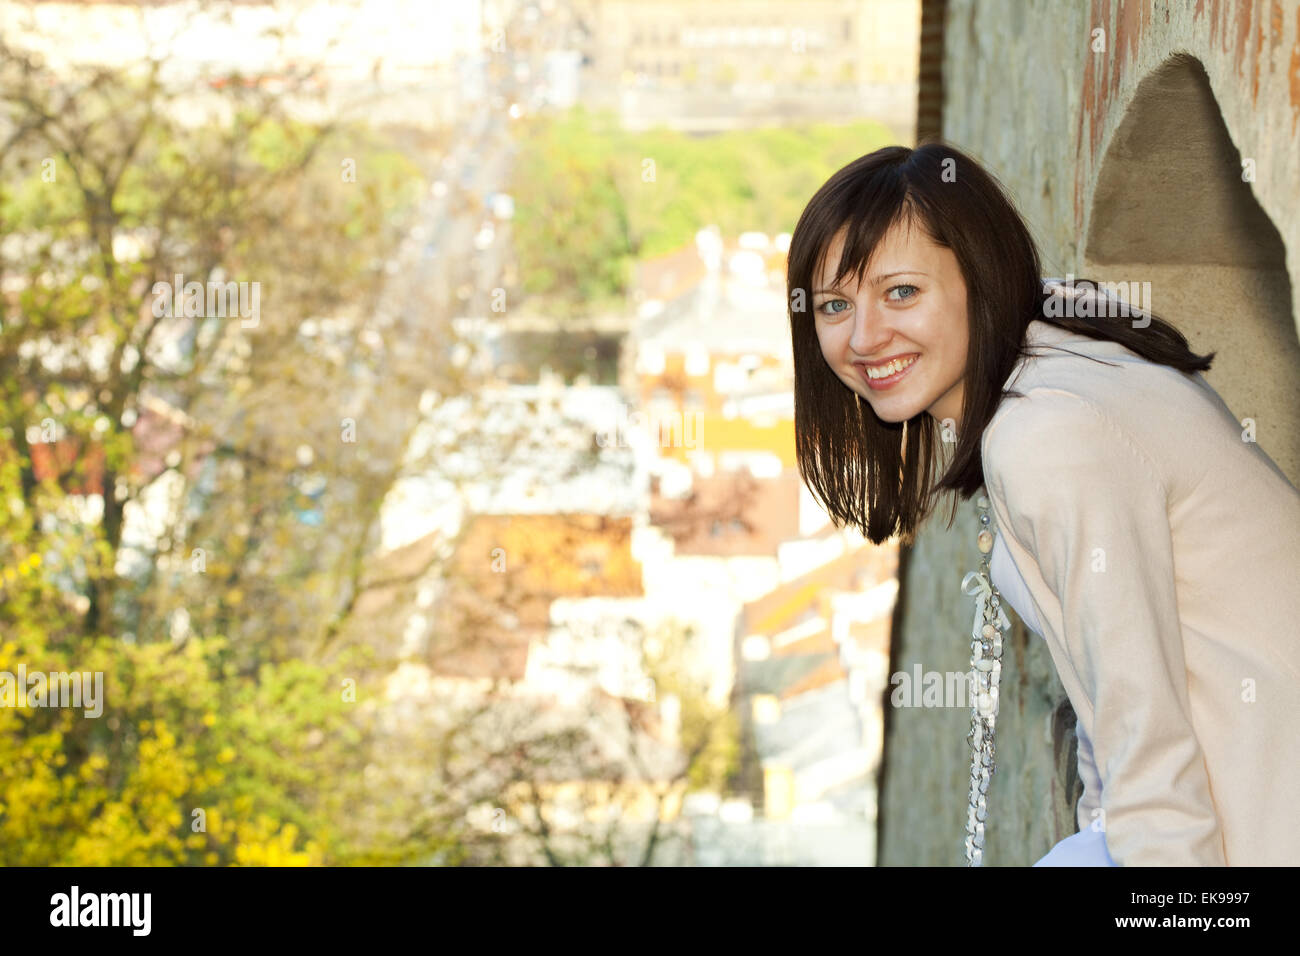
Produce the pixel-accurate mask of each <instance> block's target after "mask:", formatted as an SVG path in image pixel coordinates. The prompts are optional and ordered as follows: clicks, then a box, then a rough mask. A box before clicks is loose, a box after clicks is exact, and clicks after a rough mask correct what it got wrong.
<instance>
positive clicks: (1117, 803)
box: [984, 390, 1225, 866]
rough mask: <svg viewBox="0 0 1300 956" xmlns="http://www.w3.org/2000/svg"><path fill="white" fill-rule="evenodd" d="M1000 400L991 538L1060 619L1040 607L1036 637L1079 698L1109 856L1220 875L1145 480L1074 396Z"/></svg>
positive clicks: (1038, 394) (1142, 458)
mask: <svg viewBox="0 0 1300 956" xmlns="http://www.w3.org/2000/svg"><path fill="white" fill-rule="evenodd" d="M1013 401H1014V402H1015V403H1016V404H1015V405H1014V406H1013V407H1012V408H1010V409H1008V410H1007V412H1006V413H1005V414H1004V415H1002V416H999V418H998V419H997V420H995V421H994V422H993V423H992V424H991V425H990V428H989V431H988V432H987V434H986V440H985V442H984V447H985V475H986V479H987V482H988V489H989V492H990V496H991V497H992V498H993V499H994V503H995V507H996V510H997V511H998V512H999V513H998V521H999V525H1000V529H1001V531H1002V533H1003V534H1007V535H1009V536H1011V537H1013V538H1014V539H1015V540H1016V543H1017V544H1019V545H1020V547H1021V549H1022V550H1024V551H1027V552H1028V553H1029V554H1030V555H1032V556H1033V557H1034V558H1035V559H1036V561H1037V563H1038V570H1039V573H1040V574H1041V577H1042V581H1043V583H1044V584H1045V585H1046V587H1047V588H1048V589H1050V591H1051V593H1052V596H1053V597H1055V599H1056V604H1057V605H1058V606H1059V610H1060V614H1059V617H1057V616H1056V614H1055V610H1056V608H1053V607H1049V608H1047V615H1046V618H1047V619H1045V620H1044V622H1043V624H1044V628H1045V630H1046V631H1047V632H1048V633H1047V634H1045V635H1044V636H1045V637H1049V638H1050V639H1051V643H1050V644H1049V647H1050V648H1052V656H1053V659H1054V661H1055V663H1056V665H1057V668H1058V669H1061V670H1064V669H1066V668H1068V669H1069V673H1068V674H1066V673H1063V674H1062V675H1061V676H1062V679H1063V680H1065V681H1066V682H1067V686H1073V687H1076V688H1080V689H1082V691H1083V693H1084V694H1086V695H1087V698H1088V699H1087V700H1082V701H1078V700H1072V703H1073V704H1074V705H1075V709H1076V712H1078V713H1079V715H1080V719H1081V720H1083V719H1087V720H1089V722H1090V723H1089V726H1090V727H1091V733H1090V736H1091V738H1092V744H1093V756H1094V758H1095V760H1096V765H1097V771H1098V776H1099V777H1100V779H1101V784H1102V790H1101V808H1102V811H1103V814H1102V821H1101V825H1102V827H1103V828H1104V830H1105V834H1106V845H1107V848H1108V849H1109V851H1110V855H1111V858H1112V859H1114V860H1115V862H1116V863H1118V864H1119V865H1120V866H1224V865H1225V860H1224V851H1223V836H1222V831H1221V826H1220V821H1219V819H1218V816H1217V814H1216V811H1215V807H1214V804H1213V802H1212V800H1211V797H1210V782H1209V775H1208V772H1207V770H1206V766H1205V757H1204V753H1203V752H1202V750H1201V745H1200V742H1199V741H1198V740H1197V737H1196V733H1195V731H1194V730H1193V727H1192V721H1191V716H1190V714H1191V710H1190V706H1189V702H1188V691H1187V670H1186V665H1185V664H1184V660H1183V638H1182V629H1181V626H1180V624H1179V618H1178V601H1177V593H1176V590H1175V568H1174V554H1173V535H1172V531H1171V529H1170V521H1169V511H1168V501H1167V497H1166V490H1165V487H1164V484H1163V483H1162V482H1161V480H1160V478H1159V477H1158V471H1157V468H1156V467H1155V465H1154V463H1153V462H1152V461H1151V460H1150V459H1149V458H1148V457H1147V455H1146V454H1145V453H1144V452H1143V451H1142V450H1141V449H1140V448H1139V447H1138V446H1137V445H1136V444H1135V443H1134V442H1133V440H1132V438H1131V437H1130V436H1129V435H1128V433H1127V432H1126V431H1125V430H1124V429H1123V428H1122V427H1121V425H1120V424H1119V423H1117V422H1115V421H1113V420H1112V419H1111V418H1110V417H1109V416H1106V415H1105V413H1104V412H1103V411H1102V410H1101V409H1098V408H1097V407H1095V406H1094V405H1092V404H1091V403H1089V402H1087V401H1086V400H1084V399H1082V398H1080V397H1078V396H1076V395H1073V394H1069V393H1065V392H1052V391H1042V390H1036V391H1034V392H1033V393H1031V394H1029V395H1027V396H1026V397H1025V398H1023V399H1014V400H1013ZM1035 586H1039V587H1041V586H1042V585H1038V584H1036V585H1035ZM1044 603H1050V602H1044ZM1071 682H1072V683H1071ZM1089 705H1091V706H1090V708H1089ZM1089 709H1091V713H1090V714H1089V713H1088V710H1089Z"/></svg>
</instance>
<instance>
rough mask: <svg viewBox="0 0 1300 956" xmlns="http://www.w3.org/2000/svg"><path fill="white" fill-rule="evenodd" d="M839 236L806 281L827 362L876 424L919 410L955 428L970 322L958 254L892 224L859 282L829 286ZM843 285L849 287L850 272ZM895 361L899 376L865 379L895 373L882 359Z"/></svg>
mask: <svg viewBox="0 0 1300 956" xmlns="http://www.w3.org/2000/svg"><path fill="white" fill-rule="evenodd" d="M844 232H845V230H843V229H841V230H840V231H839V233H837V234H836V236H835V238H834V239H833V240H832V242H831V245H830V247H829V249H828V250H827V254H826V256H825V259H824V261H823V264H822V267H821V272H820V273H819V274H818V275H817V276H815V277H814V280H813V317H814V321H815V323H816V328H817V339H818V341H819V342H820V343H821V349H822V355H823V357H825V359H826V364H828V365H829V366H830V367H831V370H832V371H833V372H834V373H835V374H836V375H838V376H839V378H840V381H842V382H843V383H844V384H845V385H847V386H848V387H849V388H851V389H852V390H853V391H855V392H857V393H858V394H859V395H861V396H862V398H863V399H865V400H866V402H867V403H868V404H869V405H870V406H871V408H872V410H873V411H875V413H876V415H877V417H879V418H880V420H881V421H885V422H901V421H905V420H907V419H909V418H912V417H913V416H915V415H916V414H917V413H919V412H921V411H926V412H929V413H930V414H931V415H932V416H934V418H936V419H938V420H939V421H941V422H942V421H943V420H944V419H952V422H953V427H954V428H956V427H959V426H960V424H961V401H962V379H963V377H964V375H965V371H966V346H967V342H968V340H969V323H968V320H967V315H966V283H965V281H964V280H963V279H962V274H961V267H960V266H959V265H958V264H957V257H956V256H955V255H953V253H952V250H951V249H947V248H945V247H943V246H940V245H938V244H936V243H935V242H934V241H933V240H931V239H930V238H929V237H928V236H927V235H925V232H924V230H923V229H921V228H919V227H916V228H911V229H908V228H906V227H905V226H902V225H899V224H895V225H894V227H893V228H891V229H890V230H889V232H888V233H887V234H886V235H885V237H884V239H883V241H882V242H881V243H880V244H879V246H877V248H876V250H875V252H874V254H873V260H874V261H873V262H871V263H870V264H869V268H868V269H867V270H866V272H865V274H864V277H863V281H862V283H861V285H860V286H859V287H858V288H856V289H853V288H849V287H847V286H842V287H840V288H838V289H832V288H831V279H832V277H833V276H834V274H835V267H836V265H837V264H838V263H839V258H840V253H841V251H842V250H843V248H844ZM844 281H845V282H848V283H852V282H854V281H855V279H854V276H853V274H852V273H849V275H847V276H846V277H845V280H844ZM896 356H901V357H902V363H901V364H904V365H905V367H904V368H902V370H901V372H898V373H897V374H893V375H889V376H888V377H885V378H883V379H877V380H873V379H870V378H868V376H867V368H868V367H871V366H877V367H878V369H879V368H884V367H886V366H888V367H889V370H891V371H895V372H897V370H898V369H899V365H892V364H891V363H890V362H889V361H888V360H889V359H893V358H895V357H896ZM909 362H910V364H906V363H909ZM878 369H877V370H878Z"/></svg>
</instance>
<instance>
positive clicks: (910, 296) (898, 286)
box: [889, 284, 921, 302]
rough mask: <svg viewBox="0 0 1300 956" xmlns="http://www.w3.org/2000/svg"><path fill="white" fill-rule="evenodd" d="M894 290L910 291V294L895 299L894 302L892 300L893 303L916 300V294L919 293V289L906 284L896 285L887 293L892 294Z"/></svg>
mask: <svg viewBox="0 0 1300 956" xmlns="http://www.w3.org/2000/svg"><path fill="white" fill-rule="evenodd" d="M895 289H911V290H912V294H911V295H905V296H901V297H899V298H897V299H895V300H894V301H895V302H906V301H907V300H908V299H915V298H916V293H917V292H919V291H921V290H920V289H918V288H917V287H916V286H914V285H906V284H904V285H896V286H893V287H892V288H890V290H889V291H890V292H893V291H894V290H895Z"/></svg>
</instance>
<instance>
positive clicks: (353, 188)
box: [0, 39, 451, 865]
mask: <svg viewBox="0 0 1300 956" xmlns="http://www.w3.org/2000/svg"><path fill="white" fill-rule="evenodd" d="M164 65H165V61H164V60H154V61H149V62H146V63H144V64H141V65H139V66H138V67H132V68H122V69H116V68H112V69H110V68H107V67H102V66H93V65H86V66H71V67H62V68H60V69H59V70H57V71H56V70H54V69H53V68H51V67H50V66H49V65H47V64H46V63H45V62H43V60H42V59H41V58H40V57H39V56H36V55H33V54H31V53H29V52H27V51H26V50H24V49H22V48H19V47H17V46H15V45H13V44H12V43H11V42H10V41H9V40H8V39H3V40H0V145H2V150H0V184H2V185H0V234H3V236H4V240H3V244H2V245H0V299H2V305H0V502H3V506H2V507H0V523H2V524H3V532H4V533H3V534H2V535H0V575H2V578H0V587H2V588H3V599H2V600H0V671H9V672H14V671H15V670H17V669H18V667H19V665H21V666H22V667H24V668H26V670H27V672H29V673H31V672H36V671H67V672H102V674H103V675H104V695H105V700H104V701H102V702H101V703H102V704H103V712H102V715H101V716H100V717H98V719H96V718H95V717H87V716H85V715H84V714H83V711H82V710H79V709H75V708H67V707H63V708H56V707H43V706H39V702H38V705H37V706H30V705H29V706H24V705H23V703H22V701H21V699H19V700H17V701H15V703H14V705H13V706H9V705H8V704H7V703H6V706H4V707H2V708H0V861H2V862H5V863H21V864H28V865H32V864H50V863H87V864H136V865H138V864H146V863H147V864H156V863H308V862H338V861H348V860H364V859H369V858H373V857H374V855H375V854H376V853H383V854H387V856H388V857H391V856H392V855H393V853H394V852H396V853H397V854H399V855H401V854H407V855H419V854H422V853H427V851H428V847H427V846H426V847H420V846H415V845H406V846H402V847H398V848H397V849H396V850H394V848H393V847H390V846H387V845H385V846H384V847H383V848H382V850H381V849H380V848H379V847H377V845H376V844H375V842H374V841H375V840H376V839H379V837H377V836H376V835H375V834H374V833H373V832H372V831H373V828H370V829H369V830H368V829H367V828H368V827H370V824H369V821H368V819H367V816H366V811H367V808H369V807H372V806H374V805H375V804H376V803H377V800H376V795H375V794H374V793H372V792H369V791H367V789H366V786H367V781H366V778H365V774H364V773H363V770H364V768H365V766H366V765H367V762H368V761H369V760H371V759H378V757H381V756H382V747H383V743H382V741H379V740H378V739H377V738H376V737H375V736H374V734H373V733H372V730H373V728H372V726H371V721H370V716H369V715H370V711H368V710H367V709H366V707H365V706H364V703H363V704H358V703H356V702H355V701H357V700H361V701H363V702H364V701H365V699H366V693H367V692H368V691H369V690H370V689H371V687H370V686H369V685H368V684H367V682H368V681H369V680H370V678H371V676H372V675H373V674H374V673H375V668H374V667H373V666H372V665H371V664H368V663H367V660H366V657H365V655H364V654H361V653H359V649H358V648H356V647H352V648H343V647H335V648H332V653H331V654H330V655H329V656H328V657H322V656H319V655H315V654H312V653H311V652H312V651H315V650H316V649H318V648H320V647H321V646H323V645H325V644H327V643H328V638H329V635H330V634H331V633H332V632H333V631H335V630H337V627H338V621H339V619H340V616H342V615H346V613H347V609H348V608H349V607H350V604H351V602H352V600H353V594H352V591H353V590H354V589H355V587H356V586H357V582H358V581H359V580H360V578H361V565H362V563H363V557H364V555H365V554H366V553H367V552H368V550H369V549H371V548H372V547H373V546H374V541H375V537H376V527H375V524H376V516H377V514H378V509H379V505H380V503H381V502H382V500H383V498H384V496H385V495H386V494H387V491H388V489H389V488H390V487H391V485H392V482H393V480H394V476H395V475H396V474H398V473H399V472H400V469H401V461H402V455H403V450H404V446H405V442H406V440H407V438H408V436H409V433H410V430H411V428H412V427H413V426H414V424H415V421H416V420H417V418H418V413H417V405H418V400H419V396H420V394H421V393H422V391H424V390H426V389H428V388H430V387H439V386H442V387H450V386H449V385H448V382H449V381H451V378H449V377H447V376H441V375H440V374H439V372H438V371H437V368H438V364H439V363H438V362H435V363H432V364H431V363H430V361H429V359H430V356H435V357H437V356H439V354H440V353H439V351H438V347H439V344H440V340H439V332H440V325H439V321H440V320H438V319H437V317H436V316H435V315H433V314H427V315H421V316H419V321H416V320H411V321H408V322H405V323H403V324H402V325H400V327H395V325H394V323H393V322H392V321H391V320H389V321H388V323H387V324H385V322H384V321H383V312H382V309H381V303H382V300H383V295H384V294H385V289H386V286H385V279H386V273H385V271H384V269H383V266H384V263H385V261H386V260H387V259H388V257H389V255H390V253H391V249H392V247H393V245H394V240H395V238H396V234H395V228H394V226H393V225H392V223H393V222H394V221H400V219H401V218H404V217H405V216H406V215H407V214H408V213H409V210H410V209H411V208H412V206H413V202H414V199H415V197H416V196H417V195H418V194H419V191H420V189H421V185H422V184H421V181H420V176H419V170H418V169H417V168H416V167H415V166H414V165H413V164H412V163H411V162H410V161H409V160H407V159H406V158H405V157H404V156H402V155H401V154H400V153H397V152H396V151H394V150H392V149H390V148H389V147H387V146H386V145H385V144H384V142H383V141H382V139H380V138H379V137H378V136H377V135H375V134H373V133H370V132H368V131H367V130H366V129H365V128H363V127H358V126H355V125H350V124H344V123H341V122H337V121H331V122H325V123H307V122H303V121H301V120H299V119H296V118H294V115H293V114H292V113H291V111H290V107H291V104H301V103H303V102H304V101H305V100H306V99H307V98H308V97H309V95H310V90H311V89H312V88H313V76H312V74H311V73H310V72H309V71H306V70H303V71H301V72H297V73H294V74H292V75H290V76H288V77H284V78H282V79H283V81H284V82H285V84H287V86H286V88H285V89H283V90H279V91H277V92H276V93H274V94H273V93H271V92H268V90H267V89H266V87H265V86H264V85H262V84H258V83H250V82H245V79H244V78H242V77H239V76H226V77H211V76H208V77H203V78H200V79H199V80H196V81H195V82H194V83H192V84H182V85H176V84H174V83H165V82H164V81H163V77H164V76H167V75H170V74H168V72H167V71H166V70H165V69H164ZM178 277H180V278H179V279H178ZM178 281H179V283H180V284H181V285H186V284H188V283H190V282H198V283H201V284H203V285H202V287H201V289H200V292H201V294H200V295H199V297H198V298H197V300H196V301H195V303H194V304H195V306H196V308H194V309H186V308H182V309H181V310H179V311H178V310H176V309H175V308H173V306H174V305H175V304H176V302H177V299H176V298H175V297H174V296H173V295H172V293H173V292H177V293H181V292H182V291H184V290H182V289H175V290H173V289H172V288H171V285H172V284H173V283H176V282H178ZM227 284H229V285H227ZM214 287H215V288H216V289H217V290H218V292H219V294H218V295H217V296H214V295H213V294H212V289H213V288H214ZM227 290H231V291H233V293H234V294H233V295H232V297H231V298H230V299H228V300H227V299H225V298H224V297H223V296H222V295H220V293H221V292H224V291H227ZM202 293H206V294H202ZM181 301H184V299H183V296H182V299H181ZM416 302H418V300H417V299H412V298H410V297H409V296H408V298H407V301H406V304H407V305H408V306H411V305H413V304H414V303H416ZM444 341H445V340H444ZM443 364H445V363H443ZM381 385H382V390H381ZM381 391H382V393H381ZM349 423H350V424H349ZM302 658H307V660H303V659H302ZM309 661H310V662H309ZM349 683H350V684H351V686H352V687H353V688H354V692H353V693H351V694H349V692H348V689H347V686H348V684H349ZM357 685H360V686H359V687H358V686H357ZM323 782H325V783H324V785H322V784H323ZM399 802H400V801H399ZM200 821H201V823H202V825H201V826H200Z"/></svg>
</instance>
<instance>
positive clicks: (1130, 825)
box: [981, 319, 1300, 866]
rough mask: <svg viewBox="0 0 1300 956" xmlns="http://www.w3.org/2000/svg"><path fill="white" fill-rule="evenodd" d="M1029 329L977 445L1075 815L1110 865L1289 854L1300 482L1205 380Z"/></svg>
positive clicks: (1299, 741) (1293, 828)
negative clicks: (1069, 728) (1048, 677)
mask: <svg viewBox="0 0 1300 956" xmlns="http://www.w3.org/2000/svg"><path fill="white" fill-rule="evenodd" d="M1114 321H1128V320H1127V319H1115V320H1114ZM1027 335H1028V339H1029V342H1030V344H1031V345H1033V346H1034V347H1035V348H1034V352H1035V353H1036V354H1035V356H1034V357H1031V358H1028V359H1022V360H1021V361H1020V362H1018V363H1017V365H1016V367H1015V369H1014V370H1013V371H1012V373H1011V375H1010V376H1009V377H1008V382H1009V383H1013V384H1014V387H1015V388H1016V389H1018V390H1019V391H1021V392H1024V393H1025V395H1026V397H1025V398H1008V399H1005V400H1004V401H1003V402H1002V404H1001V406H1000V407H999V408H998V410H997V412H996V414H995V415H994V417H993V419H992V421H991V422H990V423H989V426H988V428H987V429H986V430H985V432H984V435H983V437H982V439H981V452H982V454H983V464H984V478H985V487H986V490H987V492H988V496H989V499H990V503H991V511H992V513H993V515H994V518H995V520H996V522H997V525H998V532H999V536H1000V537H1001V538H1002V539H1003V541H1004V542H1005V547H1006V549H1007V550H1008V551H1009V553H1010V555H1011V557H1012V559H1013V561H1014V565H1015V569H1016V570H1017V571H1018V572H1019V576H1020V577H1021V578H1022V579H1023V583H1024V585H1025V591H1026V592H1027V593H1028V595H1029V598H1030V600H1031V601H1032V605H1033V606H1032V608H1028V609H1025V611H1026V614H1024V615H1022V616H1025V617H1027V618H1030V619H1034V620H1036V622H1037V623H1038V624H1039V625H1040V626H1041V631H1042V636H1043V638H1044V639H1045V641H1046V643H1047V646H1048V648H1049V650H1050V652H1051V655H1052V660H1053V662H1054V663H1055V665H1056V669H1057V672H1058V673H1059V674H1060V678H1061V683H1062V684H1063V685H1064V687H1065V690H1066V693H1067V694H1068V695H1069V697H1070V702H1071V704H1073V706H1074V709H1075V712H1076V713H1077V714H1078V718H1079V732H1080V748H1079V773H1080V777H1081V779H1082V780H1083V781H1084V786H1085V792H1084V795H1083V797H1082V798H1081V800H1080V801H1079V806H1078V811H1077V815H1078V823H1079V827H1080V829H1082V828H1083V827H1085V826H1090V825H1092V824H1093V821H1094V820H1099V821H1100V826H1101V827H1103V828H1104V831H1105V837H1106V845H1107V848H1108V849H1109V851H1110V855H1111V857H1112V858H1113V859H1114V860H1115V862H1116V863H1117V864H1119V865H1120V866H1134V865H1137V866H1143V865H1155V866H1176V865H1192V866H1223V865H1230V866H1243V865H1244V866H1294V865H1297V864H1300V811H1297V800H1300V491H1297V490H1296V488H1295V487H1294V486H1293V485H1292V484H1291V483H1290V482H1289V481H1288V480H1287V479H1286V477H1285V476H1284V475H1283V474H1282V472H1281V470H1280V469H1279V468H1278V467H1277V465H1276V464H1274V462H1273V461H1272V459H1270V458H1269V457H1268V456H1267V455H1266V454H1265V453H1264V451H1263V449H1261V448H1260V447H1259V445H1257V444H1254V443H1252V442H1248V441H1244V440H1243V438H1242V433H1243V426H1242V425H1241V424H1240V422H1239V421H1238V419H1237V418H1236V417H1235V416H1234V415H1233V414H1232V412H1231V411H1230V410H1229V409H1228V407H1227V405H1226V404H1225V403H1224V402H1223V400H1222V398H1220V396H1219V395H1218V393H1217V392H1215V391H1214V390H1213V389H1212V388H1211V387H1210V385H1209V383H1208V382H1206V381H1205V379H1204V377H1203V376H1202V375H1201V374H1200V373H1195V374H1192V375H1186V374H1183V373H1181V372H1179V371H1177V370H1175V369H1172V368H1169V367H1168V366H1163V365H1159V364H1156V363H1152V362H1148V361H1147V360H1145V359H1143V358H1141V357H1140V356H1138V355H1136V354H1134V353H1133V352H1131V351H1129V350H1128V349H1126V348H1124V347H1123V346H1121V345H1119V344H1117V343H1114V342H1101V341H1097V340H1095V339H1090V338H1088V337H1087V336H1083V335H1077V334H1074V333H1071V332H1067V331H1065V330H1063V329H1061V328H1059V327H1058V326H1054V325H1051V324H1049V323H1047V322H1044V321H1042V320H1035V321H1033V322H1031V323H1030V325H1029V330H1028V333H1027ZM1039 346H1063V347H1065V348H1069V349H1072V350H1073V351H1075V352H1078V353H1082V354H1083V355H1088V356H1093V357H1095V358H1099V359H1103V360H1105V361H1107V362H1110V363H1112V364H1110V365H1102V364H1099V363H1098V362H1095V361H1090V360H1089V359H1087V358H1081V357H1078V356H1076V355H1071V354H1068V353H1061V352H1055V351H1048V350H1045V349H1042V348H1039ZM1012 607H1013V608H1015V605H1014V604H1012ZM1017 610H1020V609H1017ZM1097 811H1101V812H1100V813H1099V812H1097Z"/></svg>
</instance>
